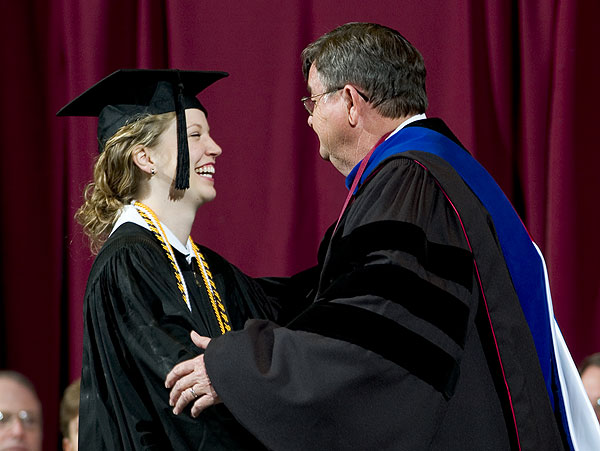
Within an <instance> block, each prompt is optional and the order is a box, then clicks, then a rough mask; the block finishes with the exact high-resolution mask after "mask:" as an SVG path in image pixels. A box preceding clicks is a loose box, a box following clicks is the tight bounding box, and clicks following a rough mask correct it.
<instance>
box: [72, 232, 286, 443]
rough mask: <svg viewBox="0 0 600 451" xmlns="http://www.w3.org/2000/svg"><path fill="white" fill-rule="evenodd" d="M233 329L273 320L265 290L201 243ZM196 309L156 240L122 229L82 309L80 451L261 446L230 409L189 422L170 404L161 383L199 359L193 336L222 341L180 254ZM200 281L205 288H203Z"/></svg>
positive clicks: (103, 254)
mask: <svg viewBox="0 0 600 451" xmlns="http://www.w3.org/2000/svg"><path fill="white" fill-rule="evenodd" d="M200 251H201V252H202V253H203V254H204V256H205V258H206V260H207V262H208V265H209V267H210V270H211V272H212V276H213V279H214V282H215V284H216V287H217V291H218V292H219V294H220V296H221V298H222V300H223V302H224V304H225V306H226V309H227V313H228V314H229V321H230V324H231V326H232V328H233V329H239V328H241V327H242V326H243V324H244V321H245V320H246V319H248V318H274V317H275V316H276V308H275V307H273V306H272V305H271V304H269V302H267V300H266V298H265V296H264V293H263V292H262V290H261V288H260V287H259V286H258V285H257V284H256V283H255V282H253V281H252V280H251V279H249V278H247V277H246V276H245V275H244V274H243V273H241V272H240V271H239V270H238V269H237V268H235V267H234V266H232V265H231V264H229V263H228V262H227V261H225V260H224V259H223V258H222V257H220V256H219V255H217V254H216V253H214V252H212V251H210V250H209V249H206V248H204V247H200ZM174 252H175V254H176V257H177V260H178V263H179V265H180V268H181V269H182V272H183V273H184V278H185V280H186V284H187V288H188V292H189V297H190V300H191V305H192V311H191V312H190V311H189V310H188V308H187V306H186V305H185V303H184V301H183V299H182V296H181V293H180V292H179V290H178V288H177V286H176V283H175V274H174V271H173V269H172V267H171V265H170V264H169V261H168V260H167V257H166V254H165V252H164V250H163V249H162V248H161V247H160V245H159V244H158V241H157V240H156V238H155V237H154V235H153V234H152V233H151V232H150V231H148V230H146V229H144V228H142V227H140V226H138V225H135V224H133V223H125V224H123V225H121V226H120V227H119V228H118V229H117V230H116V231H115V232H114V233H113V235H112V236H111V237H110V238H109V239H108V240H107V242H106V243H105V244H104V246H103V248H102V249H101V251H100V253H99V254H98V256H97V258H96V260H95V262H94V264H93V267H92V270H91V273H90V276H89V279H88V285H87V290H86V294H85V304H84V350H83V370H82V382H81V404H80V419H79V449H82V450H110V451H115V450H170V449H174V450H242V449H244V450H246V449H261V446H260V445H259V444H258V443H257V442H256V441H255V439H254V438H253V437H252V436H251V435H250V434H249V433H248V432H247V431H246V430H244V428H242V427H241V426H240V425H239V424H238V423H237V422H236V421H235V420H234V418H233V417H232V416H231V414H230V413H229V412H228V411H227V408H225V407H224V406H223V405H218V406H215V407H212V408H210V409H208V410H206V411H205V412H204V413H202V414H201V415H200V417H199V418H197V419H192V418H191V416H190V415H189V410H188V411H187V412H185V413H183V414H181V415H179V416H175V415H173V413H172V408H171V407H170V406H169V390H167V389H166V388H165V387H164V380H165V377H166V375H167V373H168V372H169V371H170V370H171V369H172V368H173V366H174V365H175V364H176V363H178V362H180V361H182V360H187V359H189V358H192V357H195V356H196V355H198V354H199V349H198V348H197V347H196V346H195V345H194V344H193V343H192V342H191V340H190V337H189V334H190V331H191V330H196V331H197V332H198V333H200V334H201V335H206V336H211V337H215V336H219V335H220V334H221V332H220V329H219V325H218V323H217V319H216V317H215V314H214V313H213V309H212V307H211V304H210V301H209V298H208V295H207V292H206V289H205V287H204V283H203V282H202V279H201V275H200V274H198V273H197V269H198V268H197V266H196V265H194V267H193V270H192V267H191V266H190V265H189V264H188V263H187V262H186V260H185V258H184V256H183V255H182V254H181V253H179V252H178V251H177V250H175V249H174ZM196 281H198V283H197V282H196Z"/></svg>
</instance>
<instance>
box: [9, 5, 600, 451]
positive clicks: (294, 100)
mask: <svg viewBox="0 0 600 451" xmlns="http://www.w3.org/2000/svg"><path fill="white" fill-rule="evenodd" d="M0 8H1V9H0V21H1V26H0V30H1V31H0V33H2V34H1V36H2V44H0V52H1V53H0V61H2V70H1V71H0V104H1V105H2V120H1V121H0V142H1V143H2V151H1V154H0V158H1V160H0V161H1V164H0V196H1V197H0V199H1V202H2V210H1V211H2V213H1V214H2V216H1V218H2V221H1V222H0V232H1V235H0V236H1V240H0V248H1V260H0V261H1V263H0V264H1V265H2V272H1V274H2V276H1V277H2V284H1V290H2V292H1V299H2V304H1V306H2V307H1V308H0V367H9V368H12V369H16V370H19V371H22V372H23V373H25V374H27V375H28V376H29V377H31V379H32V380H33V381H34V383H35V384H36V386H37V388H38V390H39V391H40V396H41V398H42V401H43V404H44V410H45V449H54V448H55V444H56V443H57V437H58V432H57V430H58V426H57V412H58V401H59V398H60V393H61V391H62V389H63V388H64V387H65V385H66V384H67V383H68V382H69V381H70V380H71V379H73V378H75V377H76V376H77V375H78V374H79V371H80V366H81V340H82V312H81V309H82V297H83V292H84V288H85V282H86V278H87V273H88V271H89V268H90V266H91V262H92V261H93V259H92V257H91V256H90V254H89V251H88V246H87V243H86V241H85V239H84V237H83V236H82V234H81V231H80V229H79V227H78V226H76V225H75V223H74V221H73V219H72V217H73V213H74V212H75V210H76V208H77V207H78V206H79V204H80V203H81V193H82V190H83V188H84V186H85V184H86V183H87V182H88V181H89V179H90V178H91V166H92V164H93V159H94V158H95V152H96V145H95V126H96V121H95V120H94V119H81V118H74V119H72V118H67V119H65V118H56V117H55V116H54V114H55V113H56V111H57V110H58V109H59V108H60V107H61V106H62V105H63V104H64V103H66V102H67V101H68V100H70V99H72V98H73V97H74V96H75V95H77V94H79V93H80V92H82V91H83V90H84V89H86V88H87V87H89V86H90V85H91V84H92V83H94V82H96V81H97V80H99V79H100V78H102V77H104V76H106V75H108V74H109V73H111V72H112V71H114V70H116V69H118V68H121V67H141V68H164V67H177V68H181V69H205V70H225V71H228V72H230V73H231V76H230V77H229V78H227V79H225V80H223V81H221V82H219V83H217V84H215V85H214V86H213V87H211V88H210V89H208V90H207V91H206V92H205V93H203V94H202V101H203V103H204V104H205V105H206V106H207V108H208V109H209V112H210V114H209V123H210V125H211V133H212V135H213V137H214V138H215V140H216V141H217V142H218V143H219V144H220V145H221V146H222V148H223V155H222V156H221V157H220V158H219V160H218V162H217V174H216V187H217V191H218V197H217V200H216V201H215V202H213V203H211V204H209V205H206V206H203V207H202V208H201V209H200V211H199V213H198V216H197V221H196V224H195V227H194V231H193V236H194V237H195V239H196V241H198V242H202V243H203V244H206V245H208V246H209V247H211V248H213V249H215V250H217V251H218V252H220V253H222V254H223V255H224V256H225V257H227V258H229V259H230V260H231V261H233V262H234V263H235V264H237V265H238V266H240V267H241V268H242V269H244V270H245V271H246V272H249V273H250V274H252V275H287V274H291V273H293V272H294V271H296V270H299V269H302V268H304V267H307V266H309V265H311V264H312V263H314V261H315V253H316V248H317V246H318V243H319V241H320V237H321V235H322V233H323V232H324V230H325V229H326V227H327V226H328V225H329V224H330V223H331V222H333V221H334V220H335V218H336V217H337V214H338V213H339V208H340V207H341V205H342V203H343V200H344V195H345V189H344V186H343V178H342V176H341V175H339V174H338V173H337V172H336V171H335V170H334V169H333V168H332V167H331V166H330V165H329V164H328V163H325V162H321V161H320V160H319V157H318V153H317V140H316V138H315V136H314V135H313V133H312V131H311V130H310V129H309V128H308V127H307V125H306V114H305V112H304V110H303V108H302V105H301V104H300V102H299V100H298V99H299V98H300V97H301V96H302V95H304V93H305V88H304V81H303V79H302V75H301V71H300V65H299V54H300V51H301V50H302V48H303V47H304V46H305V45H306V44H307V43H308V42H310V41H311V40H312V39H314V38H315V37H317V36H319V35H320V34H322V33H324V32H325V31H328V30H330V29H332V28H333V27H335V26H337V25H340V24H342V23H345V22H349V21H373V22H378V23H382V24H385V25H389V26H391V27H393V28H396V29H398V30H399V31H400V32H401V33H403V34H404V35H405V36H406V37H407V38H408V39H409V40H410V41H411V42H413V44H415V45H416V46H417V47H418V48H419V49H420V50H421V52H422V53H423V56H424V57H425V61H426V64H427V67H428V84H427V87H428V93H429V98H430V105H431V106H430V109H429V111H428V115H429V116H440V117H442V118H444V119H445V120H446V122H447V123H448V124H449V125H450V127H451V128H453V130H454V131H455V133H456V134H457V136H458V137H459V138H460V139H461V140H462V141H463V142H464V143H465V145H466V146H467V147H468V148H469V149H471V151H472V153H473V154H474V155H475V156H476V158H478V159H479V160H480V161H481V162H482V163H483V164H484V166H486V167H487V169H488V170H489V171H490V172H491V173H492V175H493V176H494V177H495V178H496V179H497V181H498V182H499V184H500V185H501V186H502V188H503V189H504V190H505V192H506V193H507V194H508V195H509V197H510V198H511V200H512V201H513V203H514V205H515V206H516V207H517V209H518V210H519V212H520V213H521V215H522V218H523V220H524V221H525V223H526V225H527V226H528V228H529V230H530V233H531V235H532V237H533V238H534V240H535V241H536V242H537V243H538V244H539V245H540V247H541V248H542V250H543V251H544V253H545V255H546V259H547V263H548V266H549V271H550V278H551V285H552V290H553V296H554V305H555V312H556V316H557V318H558V322H559V325H560V326H561V328H562V330H563V333H564V335H565V337H566V340H567V343H568V344H569V346H570V348H571V351H572V353H573V356H574V358H575V361H576V362H577V361H579V360H580V359H581V358H582V357H583V356H584V355H586V354H588V353H591V352H594V351H598V350H600V331H599V329H598V328H597V327H596V325H597V323H598V320H599V319H600V281H599V279H600V278H599V277H598V275H597V273H598V269H599V266H600V265H598V263H597V256H598V255H599V254H600V240H599V239H598V238H597V231H596V229H597V228H598V224H599V219H600V213H599V212H598V210H597V209H596V199H595V198H596V196H597V195H598V193H599V192H600V190H599V188H600V182H599V180H598V179H599V177H598V176H597V175H596V174H595V172H596V170H597V168H598V167H599V166H600V152H598V145H597V144H596V141H595V139H594V136H593V134H594V132H595V129H594V127H595V125H594V123H595V120H594V114H595V112H596V105H598V104H600V94H599V91H598V89H597V87H596V85H597V83H598V80H599V79H600V62H599V59H598V58H597V44H598V35H597V31H596V25H595V23H594V21H595V18H597V17H599V16H600V3H598V2H577V1H575V0H573V1H560V2H559V1H558V0H554V1H552V0H550V1H547V2H541V3H540V2H528V1H525V0H513V1H511V2H496V1H493V0H487V1H483V2H482V1H478V0H470V1H450V2H437V1H423V0H405V1H403V2H398V1H394V0H385V1H379V2H364V1H362V0H353V1H346V2H338V1H333V0H331V1H329V0H327V1H307V0H289V1H287V2H285V7H283V6H282V4H280V3H277V2H267V1H252V2H238V1H232V0H219V1H191V0H179V1H166V0H152V1H142V0H138V1H133V0H132V1H122V0H110V1H109V0H86V1H75V0H53V1H52V2H46V1H41V0H40V1H33V0H30V1H23V2H2V5H1V6H0Z"/></svg>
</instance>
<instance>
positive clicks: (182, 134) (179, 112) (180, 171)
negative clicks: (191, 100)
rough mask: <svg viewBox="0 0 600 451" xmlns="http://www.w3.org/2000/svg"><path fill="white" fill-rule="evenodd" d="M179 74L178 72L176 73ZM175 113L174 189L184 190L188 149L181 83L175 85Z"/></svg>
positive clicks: (187, 169)
mask: <svg viewBox="0 0 600 451" xmlns="http://www.w3.org/2000/svg"><path fill="white" fill-rule="evenodd" d="M178 75H179V74H178ZM175 114H176V116H177V175H176V176H175V189H179V190H186V189H188V188H189V187H190V150H189V147H188V140H187V123H186V121H185V108H184V101H183V83H181V79H180V80H179V83H178V85H177V95H176V96H175Z"/></svg>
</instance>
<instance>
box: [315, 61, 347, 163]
mask: <svg viewBox="0 0 600 451" xmlns="http://www.w3.org/2000/svg"><path fill="white" fill-rule="evenodd" d="M308 91H309V93H310V95H312V96H317V95H318V94H322V93H324V92H327V89H325V86H324V85H323V83H322V81H321V78H320V76H319V74H318V72H317V69H316V68H315V66H314V64H313V65H312V66H311V68H310V71H309V73H308ZM341 92H342V91H341V90H338V91H334V92H332V93H330V94H325V95H323V96H320V97H318V98H317V99H316V100H315V101H316V104H315V107H314V110H313V114H312V115H310V116H309V117H308V125H309V126H310V127H311V128H312V129H313V130H314V131H315V133H316V134H317V136H318V137H319V144H320V147H319V154H320V155H321V158H323V159H324V160H327V161H331V163H332V164H333V165H334V166H335V167H336V169H338V170H339V171H340V172H342V173H344V172H343V171H342V168H343V165H342V164H341V163H342V162H343V161H344V159H345V158H344V150H345V146H344V144H346V143H347V141H348V137H347V136H346V133H347V131H346V130H345V128H344V125H345V124H344V120H346V116H345V115H344V108H343V105H342V104H343V101H342V97H341Z"/></svg>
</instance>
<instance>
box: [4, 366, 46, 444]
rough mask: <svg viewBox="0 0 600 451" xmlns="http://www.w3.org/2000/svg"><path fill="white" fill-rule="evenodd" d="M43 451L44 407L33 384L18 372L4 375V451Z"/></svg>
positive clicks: (8, 372)
mask: <svg viewBox="0 0 600 451" xmlns="http://www.w3.org/2000/svg"><path fill="white" fill-rule="evenodd" d="M41 449H42V405H41V403H40V400H39V398H38V396H37V394H36V391H35V388H34V387H33V384H32V383H31V382H30V381H29V379H27V378H26V377H25V376H23V375H22V374H20V373H17V372H15V371H0V451H9V450H20V451H40V450H41Z"/></svg>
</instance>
